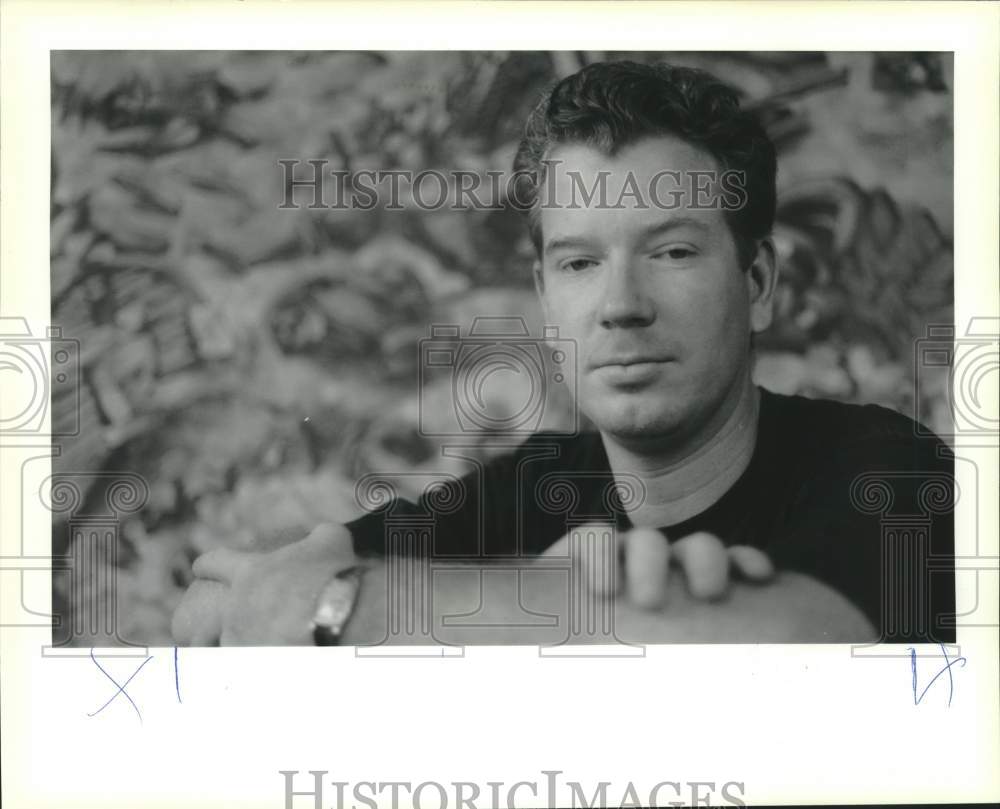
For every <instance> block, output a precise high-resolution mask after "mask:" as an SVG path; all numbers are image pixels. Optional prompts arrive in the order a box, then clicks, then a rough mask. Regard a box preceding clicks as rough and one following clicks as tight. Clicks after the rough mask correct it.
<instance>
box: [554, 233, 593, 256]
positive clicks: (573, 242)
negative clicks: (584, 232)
mask: <svg viewBox="0 0 1000 809" xmlns="http://www.w3.org/2000/svg"><path fill="white" fill-rule="evenodd" d="M592 246H593V243H592V242H591V241H590V240H589V239H587V238H585V237H582V236H566V237H563V238H561V239H549V241H547V242H545V246H544V248H543V250H544V252H546V253H549V252H551V251H553V250H577V249H579V248H581V247H592Z"/></svg>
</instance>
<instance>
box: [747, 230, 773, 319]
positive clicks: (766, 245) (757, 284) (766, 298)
mask: <svg viewBox="0 0 1000 809" xmlns="http://www.w3.org/2000/svg"><path fill="white" fill-rule="evenodd" d="M746 276H747V292H748V293H749V297H750V330H751V331H752V332H753V333H754V334H759V333H760V332H762V331H766V330H767V328H768V327H769V326H770V325H771V320H772V318H773V317H774V290H775V288H776V287H777V285H778V261H777V254H776V252H775V249H774V241H773V240H772V239H771V238H770V237H768V238H766V239H761V240H760V242H758V244H757V255H756V256H754V260H753V263H752V264H751V265H750V267H749V268H748V269H747V271H746Z"/></svg>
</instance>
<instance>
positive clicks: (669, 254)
mask: <svg viewBox="0 0 1000 809" xmlns="http://www.w3.org/2000/svg"><path fill="white" fill-rule="evenodd" d="M694 254H695V251H694V250H692V249H691V248H690V247H668V248H667V249H666V250H661V251H660V252H658V253H655V254H654V255H653V258H668V259H670V260H671V261H683V260H684V259H687V258H691V257H692V256H693V255H694Z"/></svg>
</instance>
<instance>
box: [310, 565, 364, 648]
mask: <svg viewBox="0 0 1000 809" xmlns="http://www.w3.org/2000/svg"><path fill="white" fill-rule="evenodd" d="M362 572H363V568H362V567H361V566H358V565H355V566H354V567H349V568H347V569H346V570H341V571H340V572H339V573H337V574H336V575H335V576H334V577H333V578H332V579H330V582H329V584H327V585H326V587H324V588H323V592H322V593H320V596H319V603H318V604H317V605H316V614H315V615H314V616H313V621H312V625H313V642H314V643H315V644H316V645H317V646H337V645H338V644H339V643H340V636H341V634H343V631H344V626H345V625H346V624H347V622H348V620H350V617H351V613H352V612H353V611H354V603H355V601H357V598H358V590H359V589H360V587H361V573H362Z"/></svg>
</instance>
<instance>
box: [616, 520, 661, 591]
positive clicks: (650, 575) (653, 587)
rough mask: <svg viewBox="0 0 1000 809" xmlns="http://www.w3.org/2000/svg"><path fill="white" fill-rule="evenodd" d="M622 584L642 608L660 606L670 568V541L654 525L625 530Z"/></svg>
mask: <svg viewBox="0 0 1000 809" xmlns="http://www.w3.org/2000/svg"><path fill="white" fill-rule="evenodd" d="M624 542H625V587H626V591H627V592H628V596H629V598H630V599H631V600H632V602H633V603H634V604H635V605H636V606H638V607H642V608H643V609H656V608H658V607H661V606H663V602H664V601H665V600H666V595H667V574H668V573H669V572H670V545H669V544H668V542H667V538H666V537H665V536H663V534H662V533H660V532H659V531H657V530H656V529H655V528H633V529H632V530H631V531H629V532H628V533H627V534H625V540H624Z"/></svg>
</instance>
